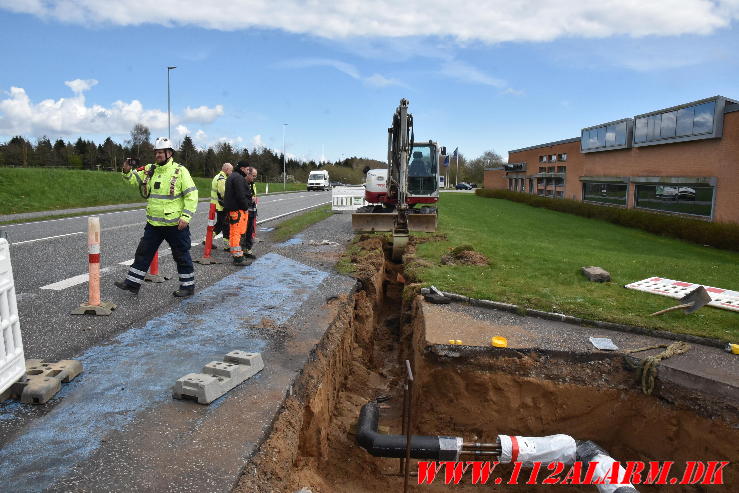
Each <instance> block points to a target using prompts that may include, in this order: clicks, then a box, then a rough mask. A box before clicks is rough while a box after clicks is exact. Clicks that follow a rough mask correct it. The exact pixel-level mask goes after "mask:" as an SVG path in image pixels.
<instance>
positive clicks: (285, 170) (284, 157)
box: [282, 123, 287, 192]
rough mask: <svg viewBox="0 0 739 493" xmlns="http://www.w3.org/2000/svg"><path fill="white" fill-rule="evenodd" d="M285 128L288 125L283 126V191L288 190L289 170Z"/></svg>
mask: <svg viewBox="0 0 739 493" xmlns="http://www.w3.org/2000/svg"><path fill="white" fill-rule="evenodd" d="M285 127H287V123H283V124H282V191H283V192H284V191H285V190H287V168H286V165H285V160H286V156H285Z"/></svg>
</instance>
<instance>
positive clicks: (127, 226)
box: [11, 223, 141, 245]
mask: <svg viewBox="0 0 739 493" xmlns="http://www.w3.org/2000/svg"><path fill="white" fill-rule="evenodd" d="M140 225H141V223H132V224H121V225H119V226H111V227H110V228H103V229H101V230H100V231H112V230H114V229H121V228H129V227H131V226H140ZM83 234H87V231H78V232H76V233H66V234H63V235H56V236H46V237H44V238H36V239H35V240H24V241H16V242H14V243H11V245H23V244H25V243H33V242H36V241H44V240H54V239H56V238H63V237H65V236H74V235H83Z"/></svg>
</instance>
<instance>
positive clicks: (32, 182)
mask: <svg viewBox="0 0 739 493" xmlns="http://www.w3.org/2000/svg"><path fill="white" fill-rule="evenodd" d="M193 179H194V180H195V185H196V186H197V187H198V192H199V195H200V197H201V198H204V197H210V184H211V178H199V177H194V178H193ZM264 186H265V184H264V183H257V193H258V194H261V193H264ZM269 188H270V192H272V193H275V192H281V191H282V183H271V184H270V187H269ZM287 189H288V191H290V190H305V184H304V183H288V184H287ZM135 202H142V203H143V202H144V199H142V198H141V196H140V195H139V192H138V190H137V189H136V188H134V187H132V186H130V185H128V184H126V182H125V181H124V180H123V178H121V175H120V173H114V172H108V171H80V170H64V169H43V168H0V214H17V213H22V212H37V211H51V210H57V209H69V208H76V207H94V206H96V205H111V204H128V203H135Z"/></svg>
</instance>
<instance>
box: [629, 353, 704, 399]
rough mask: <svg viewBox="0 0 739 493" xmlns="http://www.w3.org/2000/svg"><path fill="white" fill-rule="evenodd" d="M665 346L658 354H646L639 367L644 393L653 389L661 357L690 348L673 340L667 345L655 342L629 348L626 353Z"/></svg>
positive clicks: (649, 392) (668, 356) (670, 355)
mask: <svg viewBox="0 0 739 493" xmlns="http://www.w3.org/2000/svg"><path fill="white" fill-rule="evenodd" d="M659 348H666V349H665V350H664V351H662V352H661V353H659V354H656V355H654V356H648V357H647V359H645V360H644V363H643V364H642V369H641V389H642V392H644V393H645V394H646V395H649V394H651V393H652V391H653V390H654V379H655V377H656V376H657V365H659V362H660V361H662V360H663V359H667V358H670V357H672V356H675V355H677V354H682V353H684V352H686V351H687V350H688V349H690V344H688V343H686V342H682V341H677V342H673V343H672V344H670V345H669V346H668V345H667V344H655V345H654V346H646V347H641V348H638V349H629V350H628V351H626V352H627V353H638V352H640V351H648V350H650V349H659Z"/></svg>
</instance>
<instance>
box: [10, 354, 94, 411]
mask: <svg viewBox="0 0 739 493" xmlns="http://www.w3.org/2000/svg"><path fill="white" fill-rule="evenodd" d="M80 373H82V364H81V363H80V362H79V361H75V360H61V361H58V362H56V363H47V362H45V361H44V360H40V359H29V360H26V374H25V375H24V376H23V377H22V378H21V379H20V380H18V381H17V382H16V383H14V384H13V385H12V386H11V391H10V392H11V395H12V397H14V398H16V399H18V400H20V401H21V402H23V403H26V404H44V403H46V402H48V400H49V399H51V398H52V397H54V395H56V393H57V392H59V390H61V388H62V383H68V382H71V381H72V380H74V378H75V377H76V376H77V375H79V374H80Z"/></svg>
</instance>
